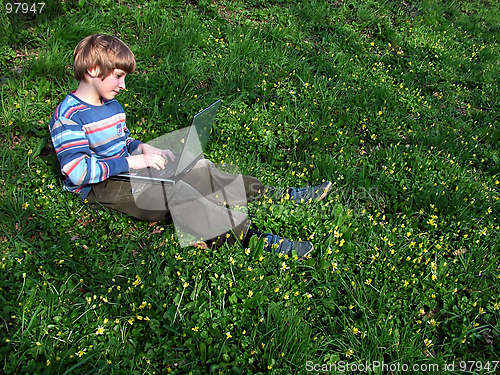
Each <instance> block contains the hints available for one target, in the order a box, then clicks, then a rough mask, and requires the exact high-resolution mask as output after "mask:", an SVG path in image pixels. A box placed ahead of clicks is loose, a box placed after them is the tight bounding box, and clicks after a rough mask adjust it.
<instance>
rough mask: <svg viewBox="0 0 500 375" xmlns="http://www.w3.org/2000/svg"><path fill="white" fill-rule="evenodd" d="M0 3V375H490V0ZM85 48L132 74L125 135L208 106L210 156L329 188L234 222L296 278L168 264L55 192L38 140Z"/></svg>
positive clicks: (495, 280) (238, 252)
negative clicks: (309, 245)
mask: <svg viewBox="0 0 500 375" xmlns="http://www.w3.org/2000/svg"><path fill="white" fill-rule="evenodd" d="M0 4H1V9H2V10H1V13H0V21H1V22H0V30H1V32H0V43H1V48H0V77H1V78H0V100H1V109H0V110H1V118H0V121H1V123H0V134H1V138H0V142H1V147H0V160H1V163H0V184H1V186H2V188H1V189H0V228H1V230H0V318H1V319H0V343H1V344H0V372H2V373H5V374H17V373H29V374H42V373H61V374H84V373H85V374H87V373H88V374H90V373H92V374H94V373H95V374H108V373H110V374H167V373H172V374H209V373H216V374H232V373H235V374H263V373H270V374H301V373H318V372H319V371H318V370H324V369H325V368H326V367H325V366H340V365H341V364H346V363H347V362H348V363H349V364H350V365H353V364H354V365H356V366H358V365H360V364H366V363H368V364H371V363H373V362H374V361H378V362H380V363H382V362H383V363H384V364H386V365H387V366H386V367H385V368H382V367H373V366H372V367H371V368H365V369H364V371H362V372H361V373H363V372H364V373H367V374H382V373H394V374H397V373H403V372H406V371H404V368H403V367H401V366H402V365H403V364H407V365H410V366H413V365H417V366H420V367H417V368H419V369H420V370H419V371H415V373H445V371H444V369H445V366H448V367H446V369H448V370H450V371H447V372H446V373H449V374H454V373H456V374H459V373H481V374H488V373H497V372H498V371H500V363H499V362H498V361H499V360H500V354H499V353H500V320H499V312H500V311H499V307H500V264H499V256H500V254H499V244H500V238H499V226H500V223H499V219H498V217H499V213H500V203H499V198H500V154H499V146H498V140H499V138H500V126H499V116H500V114H499V110H500V105H499V104H498V103H497V100H498V98H499V84H498V82H499V73H500V53H499V39H500V32H499V31H500V30H499V26H498V25H500V4H499V3H498V2H497V1H493V0H470V1H466V0H455V1H437V0H311V1H308V2H304V1H290V0H268V1H264V0H234V1H229V0H211V1H207V0H186V1H180V0H179V1H177V0H157V1H154V0H152V1H140V0H129V1H114V2H113V1H108V0H92V1H76V0H75V1H71V0H66V1H54V2H46V4H45V6H44V7H43V8H42V9H41V7H40V6H39V5H37V7H38V8H36V9H38V10H40V9H41V11H36V13H35V12H33V11H28V12H26V13H22V8H20V10H19V11H18V12H17V13H16V12H15V9H13V10H12V11H11V12H10V13H7V9H8V4H12V2H9V1H4V0H2V1H0ZM31 4H33V3H31V2H30V7H31V6H32V5H31ZM30 9H31V8H30ZM93 33H108V34H112V35H116V36H118V37H119V38H121V39H122V40H124V41H125V42H126V43H128V44H129V45H130V47H131V49H132V51H133V52H134V54H135V56H136V58H137V70H136V72H134V73H133V74H131V75H129V76H128V77H127V91H124V92H121V93H120V95H119V96H118V97H117V100H118V101H119V102H120V103H121V104H122V106H123V107H124V109H125V111H126V113H127V121H128V128H129V129H131V132H132V136H133V137H134V138H136V139H139V140H142V141H148V140H150V139H152V138H155V137H156V136H159V135H161V134H164V133H166V132H169V131H172V130H176V129H179V128H182V127H185V126H186V125H187V124H188V123H189V121H190V119H191V117H192V116H193V115H194V114H195V113H196V112H197V111H199V110H200V109H202V108H204V107H206V106H207V105H209V104H211V103H212V102H213V101H215V99H219V98H220V99H222V104H221V107H220V110H219V114H218V116H217V119H216V123H215V127H214V129H213V133H212V136H211V139H210V141H209V144H208V149H207V150H206V152H205V156H206V157H207V158H208V159H210V160H212V161H214V162H216V163H225V164H229V165H230V164H233V165H236V166H238V168H240V169H241V171H242V172H243V173H244V174H249V175H252V176H255V177H258V178H259V179H261V180H262V181H263V182H264V183H265V184H267V185H273V186H281V187H286V186H305V185H311V184H316V183H319V182H321V181H322V180H323V179H329V180H331V181H332V182H333V183H334V188H333V190H332V192H331V193H330V194H329V196H328V197H327V199H325V200H323V201H321V202H311V203H303V204H295V203H293V202H291V201H288V200H285V199H282V198H281V197H278V196H266V197H264V198H262V199H261V200H260V201H259V202H254V203H251V204H250V205H249V211H250V217H251V219H252V223H253V225H254V228H256V229H258V230H261V231H268V232H273V233H277V234H280V235H283V236H285V237H288V238H291V239H295V240H298V239H303V240H305V239H307V240H310V241H312V242H313V243H314V245H315V250H314V252H312V253H311V254H310V256H308V259H306V260H303V261H298V260H297V259H294V258H293V257H290V258H288V257H280V256H278V255H275V254H269V253H266V252H263V243H262V242H257V241H252V242H251V244H250V247H249V248H248V249H243V248H242V247H241V246H239V245H235V246H231V247H229V246H224V247H221V248H217V249H205V250H204V249H199V248H195V247H181V246H180V245H179V243H178V241H177V238H176V236H175V230H174V228H173V227H172V226H171V225H165V224H163V223H147V222H141V221H138V220H135V219H133V218H129V217H126V216H121V215H117V214H114V213H112V212H109V211H107V210H105V209H98V210H93V209H90V208H89V207H88V206H87V205H86V204H85V203H84V202H83V201H81V200H80V199H79V198H78V197H77V196H73V195H71V194H70V193H68V192H65V191H63V190H62V177H61V175H60V172H59V167H58V162H57V159H56V158H55V156H54V154H53V152H52V150H51V147H50V144H51V140H50V136H49V132H48V126H47V125H48V121H49V119H50V117H51V115H52V113H53V111H54V109H55V107H56V105H57V104H58V103H59V102H60V101H61V100H62V99H63V98H64V97H65V96H66V95H67V93H68V92H69V91H71V90H75V89H76V87H77V82H76V81H75V80H74V78H73V72H72V53H73V49H74V47H75V46H76V44H77V43H78V42H79V41H80V40H81V39H82V38H84V37H85V36H87V35H90V34H93ZM308 364H309V365H308ZM311 364H312V365H316V364H317V365H318V366H316V367H314V366H313V370H311V366H312V365H311ZM398 364H399V367H397V368H396V366H398ZM450 364H453V365H454V370H453V369H452V368H451V367H449V366H450ZM319 365H321V366H319ZM431 365H432V366H434V365H438V366H439V370H437V371H434V372H433V371H429V369H431V367H429V366H431ZM390 366H392V367H390ZM330 368H332V367H330ZM352 368H353V367H351V369H352ZM425 369H427V370H425ZM432 369H434V367H432ZM337 372H340V370H339V368H337Z"/></svg>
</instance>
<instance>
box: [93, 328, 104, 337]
mask: <svg viewBox="0 0 500 375" xmlns="http://www.w3.org/2000/svg"><path fill="white" fill-rule="evenodd" d="M95 334H96V335H102V334H104V328H102V327H97V331H96V332H95Z"/></svg>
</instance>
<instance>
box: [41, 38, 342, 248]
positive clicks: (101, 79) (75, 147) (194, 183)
mask: <svg viewBox="0 0 500 375" xmlns="http://www.w3.org/2000/svg"><path fill="white" fill-rule="evenodd" d="M73 67H74V74H75V78H76V79H77V81H78V82H79V85H78V88H77V90H76V91H73V92H71V93H69V94H68V96H66V98H65V99H64V100H63V101H62V102H61V103H60V104H59V105H58V106H57V108H56V110H55V112H54V114H53V116H52V118H51V119H50V123H49V130H50V134H51V138H52V143H53V145H54V149H55V151H56V154H57V158H58V160H59V163H60V165H61V173H62V174H63V176H64V178H65V180H64V188H65V189H66V190H68V191H71V192H74V193H77V194H79V195H80V197H81V198H82V199H85V201H86V202H88V203H90V204H91V205H96V204H100V205H103V206H105V207H107V208H110V209H112V210H115V211H118V212H122V213H125V214H128V215H130V216H133V217H136V218H138V219H141V220H146V221H151V222H153V221H162V220H163V221H171V215H172V212H171V210H169V208H168V206H167V204H166V202H165V200H166V197H168V205H170V206H171V208H172V207H176V208H182V206H183V203H185V202H189V203H191V204H190V205H188V207H189V209H188V210H187V211H189V212H184V214H181V215H180V217H181V219H180V220H176V221H175V224H176V226H179V227H180V228H182V230H183V231H185V232H187V233H191V234H193V235H195V236H196V235H197V234H198V235H199V234H200V233H217V235H214V236H212V237H206V236H205V237H204V239H203V238H202V237H199V238H201V240H203V241H207V242H208V243H209V244H210V246H220V245H222V244H223V243H224V242H226V243H228V244H233V243H234V242H236V241H237V240H239V241H240V242H241V243H242V245H243V247H245V248H246V247H248V244H249V239H250V237H251V236H253V235H256V236H258V237H259V238H266V241H267V245H266V250H267V251H275V252H277V253H284V254H287V255H289V256H291V255H292V250H293V251H296V253H297V256H298V257H299V258H303V257H305V256H306V255H307V254H308V253H309V252H310V251H312V250H313V244H312V243H311V242H307V241H291V240H288V239H285V238H280V237H278V236H277V235H273V234H270V233H260V232H258V231H254V230H252V229H250V220H249V219H248V218H247V216H246V214H245V213H241V212H237V213H233V214H234V218H236V219H237V220H230V222H225V221H224V220H221V219H220V218H221V217H222V216H221V215H220V212H221V207H220V202H218V201H217V200H216V199H214V198H213V195H212V196H211V194H212V193H214V192H216V191H220V190H221V189H224V188H225V187H226V186H228V185H229V184H231V182H232V181H234V180H235V178H236V175H232V174H228V173H223V172H220V171H219V170H217V169H216V168H215V166H214V165H213V163H211V162H210V161H208V160H206V159H202V160H200V161H199V162H198V163H197V164H196V166H195V167H194V168H193V169H192V170H191V171H190V172H189V173H188V174H186V175H185V176H184V177H183V178H182V180H181V181H180V182H179V183H177V184H175V185H173V186H171V187H169V186H160V185H153V184H142V185H141V186H140V187H139V188H137V186H136V184H134V187H133V188H132V185H131V183H130V182H124V181H115V180H110V179H109V177H110V176H113V175H116V174H118V173H122V172H128V171H129V170H130V169H141V168H155V169H157V170H159V169H163V168H164V167H165V164H166V163H169V162H171V161H174V155H173V154H172V152H170V151H169V150H160V149H158V148H155V147H152V146H151V145H148V144H145V143H142V142H140V141H137V140H134V139H132V138H130V137H129V134H130V132H129V130H128V129H127V126H126V123H125V113H124V111H123V108H122V106H121V105H120V104H119V103H118V102H117V101H116V99H115V96H116V95H117V94H118V93H119V92H120V91H121V90H123V89H125V77H126V75H127V74H130V73H132V72H133V71H134V70H135V67H136V62H135V57H134V55H133V53H132V51H131V50H130V48H129V47H128V46H127V45H126V44H125V43H123V42H122V41H121V40H119V39H118V38H116V37H113V36H109V35H102V34H98V35H91V36H88V37H86V38H84V39H83V40H82V41H81V42H80V43H79V44H78V45H77V46H76V48H75V50H74V55H73ZM134 151H136V152H134ZM137 151H138V152H139V154H138V155H135V154H136V153H137ZM133 152H134V155H133V156H132V153H133ZM206 176H210V179H211V180H210V182H211V183H208V182H207V179H206ZM243 182H244V187H245V193H244V194H243V196H241V202H240V204H241V205H243V206H245V207H246V203H247V201H250V200H255V199H257V198H258V197H259V193H260V192H263V191H264V190H265V189H266V187H265V186H264V185H263V184H262V183H261V182H260V181H259V180H258V179H256V178H255V177H251V176H243ZM331 186H332V184H331V183H330V182H328V181H326V182H324V183H323V184H321V185H319V186H316V187H308V188H289V189H288V190H287V194H289V196H290V197H291V199H293V200H295V201H296V202H300V201H303V200H306V201H307V200H309V199H316V200H320V199H323V198H324V197H325V196H326V194H327V193H328V191H329V190H330V189H331ZM164 189H167V190H168V191H167V193H165V190H164ZM132 190H135V192H133V191H132ZM210 197H211V198H210ZM224 205H225V202H224ZM183 207H186V205H184V206H183ZM172 209H173V208H172ZM184 211H186V210H184ZM176 215H177V216H176V217H179V215H178V213H176ZM221 228H223V229H224V230H223V231H222V232H221ZM217 231H218V232H217ZM221 234H222V235H221ZM200 245H202V246H203V247H204V246H206V243H205V242H200Z"/></svg>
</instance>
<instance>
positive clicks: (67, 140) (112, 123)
mask: <svg viewBox="0 0 500 375" xmlns="http://www.w3.org/2000/svg"><path fill="white" fill-rule="evenodd" d="M49 131H50V136H51V138H52V144H53V145H54V150H55V151H56V154H57V159H58V160H59V163H60V164H61V173H62V174H63V176H64V188H65V189H66V190H68V191H71V192H74V193H78V194H80V196H81V198H82V199H85V198H86V197H87V195H88V194H89V192H90V189H91V188H92V184H96V183H99V182H102V181H104V180H106V179H107V178H108V177H109V176H113V175H116V174H118V173H122V172H128V171H129V166H128V162H127V160H125V158H126V157H127V156H130V154H131V153H132V152H133V151H134V150H135V149H137V147H138V146H139V145H140V144H141V142H139V141H135V140H133V139H132V138H130V137H129V134H130V132H129V130H128V129H127V126H126V124H125V112H124V111H123V108H122V106H121V105H120V104H119V103H118V102H117V101H116V100H115V99H111V100H108V101H105V102H104V103H103V104H102V105H100V106H94V105H91V104H88V103H85V102H83V101H81V100H80V99H78V98H77V97H76V96H74V95H73V94H69V95H68V96H67V97H66V98H65V99H64V100H63V101H62V102H61V103H60V104H59V105H58V106H57V108H56V110H55V112H54V114H53V115H52V118H51V119H50V122H49Z"/></svg>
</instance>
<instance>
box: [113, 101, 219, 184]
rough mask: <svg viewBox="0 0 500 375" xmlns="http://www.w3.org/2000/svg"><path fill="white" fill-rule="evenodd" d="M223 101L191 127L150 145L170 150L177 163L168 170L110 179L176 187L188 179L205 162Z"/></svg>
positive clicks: (133, 172)
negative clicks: (189, 174)
mask: <svg viewBox="0 0 500 375" xmlns="http://www.w3.org/2000/svg"><path fill="white" fill-rule="evenodd" d="M220 103H221V101H220V100H217V101H216V102H215V103H213V104H212V105H210V106H209V107H207V108H205V109H204V110H202V111H201V112H198V113H197V114H196V115H195V116H194V117H193V122H192V124H191V126H189V127H187V128H183V129H180V130H177V131H175V132H172V133H168V134H165V135H163V136H161V137H159V138H156V139H154V140H152V141H150V142H148V144H150V145H152V146H154V147H156V148H159V149H163V150H166V149H168V150H171V151H172V153H173V154H174V156H175V160H174V161H171V160H170V159H169V160H168V163H165V169H160V170H157V169H155V168H143V169H131V170H130V172H124V173H120V174H117V175H115V176H111V177H110V179H112V180H118V181H130V182H143V183H150V184H160V185H175V183H176V182H177V181H179V180H180V179H181V178H182V177H184V175H186V174H187V173H188V172H189V171H190V170H191V169H192V168H193V167H194V165H195V164H196V163H197V162H198V161H199V160H200V159H202V158H203V150H204V148H205V146H206V144H207V142H208V138H209V137H210V132H211V130H212V126H213V124H214V119H215V115H216V114H217V110H218V109H219V105H220Z"/></svg>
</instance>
